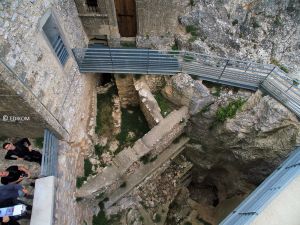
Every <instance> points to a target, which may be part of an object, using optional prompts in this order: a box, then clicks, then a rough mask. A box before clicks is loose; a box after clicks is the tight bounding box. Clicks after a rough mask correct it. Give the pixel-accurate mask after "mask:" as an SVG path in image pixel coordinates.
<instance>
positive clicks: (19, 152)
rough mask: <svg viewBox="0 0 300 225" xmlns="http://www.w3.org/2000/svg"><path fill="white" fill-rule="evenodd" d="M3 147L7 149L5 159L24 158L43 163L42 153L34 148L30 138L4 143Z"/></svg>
mask: <svg viewBox="0 0 300 225" xmlns="http://www.w3.org/2000/svg"><path fill="white" fill-rule="evenodd" d="M3 148H4V149H5V150H7V153H6V155H5V159H9V160H20V159H24V160H27V161H30V162H37V163H39V164H40V165H41V163H42V154H41V153H40V152H38V151H35V150H32V146H31V143H30V141H29V140H28V138H23V139H21V140H19V141H17V142H16V143H14V144H12V143H8V142H6V143H4V144H3Z"/></svg>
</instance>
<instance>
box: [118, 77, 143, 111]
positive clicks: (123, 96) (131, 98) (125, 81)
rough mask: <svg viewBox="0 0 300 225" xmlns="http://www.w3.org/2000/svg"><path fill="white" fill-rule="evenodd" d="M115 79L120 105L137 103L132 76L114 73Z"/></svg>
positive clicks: (134, 104) (137, 98)
mask: <svg viewBox="0 0 300 225" xmlns="http://www.w3.org/2000/svg"><path fill="white" fill-rule="evenodd" d="M115 79H116V85H117V88H118V95H119V97H120V101H121V106H122V107H124V108H126V107H127V106H129V105H132V106H136V105H138V104H139V97H138V94H137V91H136V90H135V87H134V81H133V76H132V75H128V74H126V75H124V74H119V75H118V74H116V75H115Z"/></svg>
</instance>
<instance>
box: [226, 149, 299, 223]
mask: <svg viewBox="0 0 300 225" xmlns="http://www.w3.org/2000/svg"><path fill="white" fill-rule="evenodd" d="M298 176H300V147H296V149H295V150H294V151H293V152H292V153H291V154H290V156H289V157H288V159H286V160H285V161H284V162H283V163H282V164H281V166H279V167H278V168H277V169H276V170H275V171H274V172H273V173H272V174H271V175H270V176H269V177H268V178H267V179H266V180H265V181H264V182H263V183H262V184H260V185H259V186H258V187H257V188H256V189H255V190H254V191H253V192H252V193H251V194H250V195H249V196H248V197H247V198H246V199H245V200H244V201H243V202H242V203H241V204H240V205H239V206H238V207H237V208H236V209H235V210H233V211H232V213H230V214H229V215H228V216H227V217H226V218H225V219H224V220H223V221H222V222H221V224H220V225H241V224H243V225H246V224H251V222H252V221H253V220H254V219H255V217H256V216H257V215H259V214H260V213H261V212H262V211H263V210H264V208H266V207H267V206H268V204H269V203H270V202H271V201H272V200H273V199H274V197H276V195H277V194H278V193H279V192H280V191H282V190H283V189H284V188H285V187H286V186H287V185H288V184H289V183H290V182H291V181H292V180H293V179H294V178H295V177H298Z"/></svg>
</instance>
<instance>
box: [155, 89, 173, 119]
mask: <svg viewBox="0 0 300 225" xmlns="http://www.w3.org/2000/svg"><path fill="white" fill-rule="evenodd" d="M154 98H155V99H156V102H157V104H158V106H159V108H160V111H161V115H162V116H163V117H166V116H167V115H169V113H170V112H172V110H173V109H172V104H171V103H170V102H169V101H168V100H167V99H166V98H165V97H164V96H163V95H162V94H161V93H160V92H158V93H156V94H154Z"/></svg>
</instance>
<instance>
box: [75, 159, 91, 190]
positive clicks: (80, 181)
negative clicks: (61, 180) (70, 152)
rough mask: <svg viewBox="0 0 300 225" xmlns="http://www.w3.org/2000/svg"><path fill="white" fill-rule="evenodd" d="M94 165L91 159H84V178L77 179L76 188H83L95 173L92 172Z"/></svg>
mask: <svg viewBox="0 0 300 225" xmlns="http://www.w3.org/2000/svg"><path fill="white" fill-rule="evenodd" d="M92 167H93V164H92V163H91V162H90V160H89V159H84V176H83V177H77V180H76V187H77V188H80V187H82V185H83V183H84V182H85V181H86V180H87V178H88V176H89V175H90V174H92V173H93V170H92Z"/></svg>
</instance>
